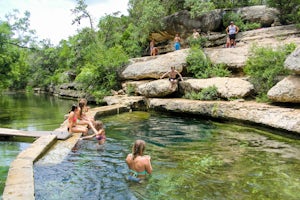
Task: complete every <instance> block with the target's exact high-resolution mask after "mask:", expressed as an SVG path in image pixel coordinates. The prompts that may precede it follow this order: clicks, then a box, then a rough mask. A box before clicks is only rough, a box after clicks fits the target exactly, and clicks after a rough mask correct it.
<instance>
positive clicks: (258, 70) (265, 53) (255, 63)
mask: <svg viewBox="0 0 300 200" xmlns="http://www.w3.org/2000/svg"><path fill="white" fill-rule="evenodd" d="M295 48H296V45H295V44H293V43H291V44H288V45H285V46H283V47H279V48H278V49H276V50H274V49H272V48H271V47H256V48H255V47H252V48H251V55H250V56H249V58H248V60H247V61H246V66H245V68H244V72H245V73H246V74H247V75H249V76H250V82H251V83H252V84H253V85H254V87H255V90H256V92H257V94H258V99H257V100H261V101H264V100H265V99H266V98H265V97H266V94H267V92H268V91H269V90H270V89H271V88H272V87H273V86H274V85H275V84H276V83H277V82H278V81H279V76H285V75H287V74H289V71H288V70H286V69H285V68H284V66H283V63H284V60H285V59H286V57H287V55H288V54H290V53H291V52H292V51H293V50H294V49H295Z"/></svg>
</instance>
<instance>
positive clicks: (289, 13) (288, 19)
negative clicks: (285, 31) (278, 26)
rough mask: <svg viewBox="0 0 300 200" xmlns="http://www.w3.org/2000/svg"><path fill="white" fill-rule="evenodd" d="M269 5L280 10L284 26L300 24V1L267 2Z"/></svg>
mask: <svg viewBox="0 0 300 200" xmlns="http://www.w3.org/2000/svg"><path fill="white" fill-rule="evenodd" d="M267 3H268V5H269V6H271V7H274V8H277V9H278V10H279V13H280V14H279V18H280V22H281V23H282V24H289V23H295V22H296V23H300V17H299V16H300V13H299V12H300V6H299V5H300V0H267Z"/></svg>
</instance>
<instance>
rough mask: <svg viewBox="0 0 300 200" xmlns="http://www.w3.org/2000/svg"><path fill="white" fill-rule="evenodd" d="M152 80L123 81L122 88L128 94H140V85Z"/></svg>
mask: <svg viewBox="0 0 300 200" xmlns="http://www.w3.org/2000/svg"><path fill="white" fill-rule="evenodd" d="M150 81H151V80H141V81H125V82H124V83H122V90H123V91H126V93H127V94H136V95H138V87H139V86H140V85H142V84H145V83H149V82H150Z"/></svg>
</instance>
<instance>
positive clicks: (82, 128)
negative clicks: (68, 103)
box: [68, 99, 152, 183]
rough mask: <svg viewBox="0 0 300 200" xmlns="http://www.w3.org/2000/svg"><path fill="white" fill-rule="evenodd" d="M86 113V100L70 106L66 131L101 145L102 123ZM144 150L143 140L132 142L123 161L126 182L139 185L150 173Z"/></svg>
mask: <svg viewBox="0 0 300 200" xmlns="http://www.w3.org/2000/svg"><path fill="white" fill-rule="evenodd" d="M88 111H89V107H88V106H87V100H86V99H81V100H80V101H79V102H78V105H75V104H74V105H72V107H71V110H70V112H69V115H68V131H69V132H70V133H82V134H83V137H81V138H79V140H85V139H92V138H95V139H96V140H97V141H98V144H99V145H102V144H104V143H105V141H106V134H105V129H104V126H103V123H102V122H101V121H99V120H96V121H95V120H94V119H93V118H91V117H89V116H88V115H87V112H88ZM89 129H91V130H92V131H93V134H90V135H88V130H89ZM75 146H76V145H75ZM74 148H76V147H74ZM74 148H73V149H74ZM145 148H146V143H145V141H144V140H136V141H135V142H134V144H133V146H132V153H130V154H128V155H127V157H126V160H125V161H126V163H127V165H128V168H129V175H128V177H127V180H129V181H133V182H137V183H141V182H143V180H144V179H145V178H146V175H147V174H151V173H152V165H151V161H150V160H151V157H150V156H149V155H144V151H145Z"/></svg>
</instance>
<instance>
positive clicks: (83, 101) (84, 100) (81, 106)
mask: <svg viewBox="0 0 300 200" xmlns="http://www.w3.org/2000/svg"><path fill="white" fill-rule="evenodd" d="M86 105H87V100H86V99H80V100H79V103H78V106H79V107H80V113H79V114H80V116H82V112H83V108H84V106H86Z"/></svg>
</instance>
